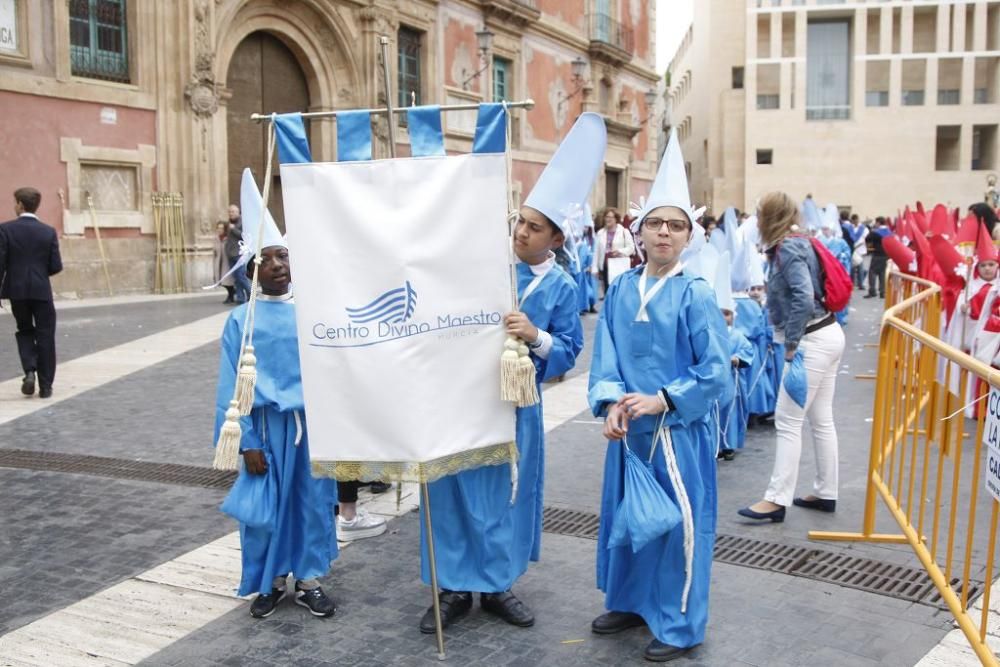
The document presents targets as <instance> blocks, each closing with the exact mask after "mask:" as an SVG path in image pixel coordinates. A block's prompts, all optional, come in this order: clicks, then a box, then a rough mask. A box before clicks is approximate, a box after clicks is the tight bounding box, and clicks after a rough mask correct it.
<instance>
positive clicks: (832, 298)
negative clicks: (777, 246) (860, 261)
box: [795, 234, 854, 313]
mask: <svg viewBox="0 0 1000 667" xmlns="http://www.w3.org/2000/svg"><path fill="white" fill-rule="evenodd" d="M795 236H799V237H800V238H807V237H804V236H802V235H800V234H796V235H795ZM808 238H809V242H810V243H811V244H812V247H813V251H814V252H815V253H816V259H817V260H818V261H819V270H820V274H821V275H820V280H821V282H822V283H823V294H820V295H819V297H820V301H821V302H822V303H823V306H825V307H826V309H827V310H828V311H830V312H831V313H839V312H840V311H842V310H843V309H844V308H847V304H849V303H850V302H851V294H853V293H854V283H853V282H851V276H849V275H848V274H847V271H846V270H845V269H844V265H843V264H841V263H840V262H839V261H837V258H836V257H834V256H833V253H832V252H830V250H829V249H828V248H827V247H826V246H825V245H823V242H822V241H820V240H819V239H818V238H816V237H814V236H810V237H808Z"/></svg>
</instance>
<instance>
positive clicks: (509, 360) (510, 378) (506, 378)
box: [500, 336, 520, 403]
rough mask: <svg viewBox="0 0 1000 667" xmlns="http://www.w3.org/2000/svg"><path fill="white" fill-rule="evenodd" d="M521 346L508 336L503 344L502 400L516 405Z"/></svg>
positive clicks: (501, 367)
mask: <svg viewBox="0 0 1000 667" xmlns="http://www.w3.org/2000/svg"><path fill="white" fill-rule="evenodd" d="M519 345H520V343H519V342H518V340H517V339H516V338H514V337H513V336H507V340H505V341H504V343H503V353H502V354H501V355H500V398H501V400H504V401H510V402H511V403H516V402H517V401H518V400H519V398H520V397H519V395H518V393H517V388H518V385H517V359H518V357H517V348H518V346H519Z"/></svg>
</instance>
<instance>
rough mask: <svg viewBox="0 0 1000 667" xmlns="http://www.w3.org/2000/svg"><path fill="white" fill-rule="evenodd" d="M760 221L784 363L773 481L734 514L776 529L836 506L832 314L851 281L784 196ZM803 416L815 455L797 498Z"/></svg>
mask: <svg viewBox="0 0 1000 667" xmlns="http://www.w3.org/2000/svg"><path fill="white" fill-rule="evenodd" d="M757 215H758V225H759V228H760V235H761V240H762V242H763V244H764V246H765V247H766V248H767V255H768V259H769V264H770V271H769V276H768V280H767V306H768V310H769V312H770V316H771V321H772V323H773V324H774V330H775V338H776V339H780V338H782V337H783V338H784V344H785V361H786V363H785V375H784V378H783V380H782V386H781V388H780V389H779V393H778V403H777V407H776V409H775V415H774V426H775V429H776V430H777V448H776V451H775V461H774V469H773V471H772V473H771V481H770V483H769V484H768V487H767V491H766V492H765V494H764V499H763V500H761V501H759V502H757V503H755V504H753V505H751V506H750V507H745V508H743V509H741V510H739V514H740V515H741V516H745V517H747V518H750V519H757V520H770V521H773V522H775V523H779V522H781V521H784V519H785V508H786V507H788V505H791V504H794V505H796V506H798V507H805V508H808V509H814V510H819V511H822V512H833V511H834V510H835V509H836V506H837V470H838V459H837V449H838V447H837V431H836V428H835V427H834V422H833V397H834V390H835V387H836V382H837V369H838V367H839V366H840V358H841V356H842V355H843V352H844V342H845V341H844V332H843V330H842V329H841V328H840V327H839V326H837V320H836V318H835V316H834V312H836V311H837V310H839V309H840V308H842V307H843V305H844V304H842V303H841V302H842V301H844V294H842V292H843V291H844V287H845V285H846V289H847V290H848V294H849V290H850V278H849V276H847V275H846V272H844V269H843V267H842V266H840V265H839V264H838V263H837V262H836V260H835V259H833V260H832V261H830V260H831V258H832V255H830V254H829V251H826V249H825V247H823V246H822V244H821V243H814V242H813V240H811V239H809V237H807V236H805V235H803V234H802V233H801V230H800V222H799V207H798V205H796V203H795V202H794V201H793V200H792V198H791V197H789V196H788V195H787V194H785V193H783V192H772V193H769V194H767V195H765V196H764V197H763V198H761V200H760V205H759V210H758V213H757ZM817 246H819V247H817ZM841 274H843V275H841ZM806 417H809V423H810V425H811V428H812V436H813V444H814V447H815V449H816V457H815V458H816V477H815V479H814V481H813V488H812V493H811V494H810V495H807V496H804V497H800V498H796V497H794V494H795V482H796V478H797V477H798V470H799V457H800V455H801V453H802V428H803V422H804V420H805V418H806Z"/></svg>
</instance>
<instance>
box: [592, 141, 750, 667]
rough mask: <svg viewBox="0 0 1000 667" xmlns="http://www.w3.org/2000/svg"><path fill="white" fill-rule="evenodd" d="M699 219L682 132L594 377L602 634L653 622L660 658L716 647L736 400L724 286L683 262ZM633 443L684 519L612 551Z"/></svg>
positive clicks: (614, 305) (611, 310) (653, 650)
mask: <svg viewBox="0 0 1000 667" xmlns="http://www.w3.org/2000/svg"><path fill="white" fill-rule="evenodd" d="M697 217H698V216H697V214H695V213H694V211H692V209H691V204H690V198H689V195H688V191H687V179H686V176H685V172H684V158H683V156H682V155H681V152H680V146H679V145H678V143H677V137H676V134H675V133H672V134H671V137H670V142H669V144H668V146H667V151H666V153H665V155H664V160H663V163H662V165H661V167H660V170H659V173H658V174H657V177H656V180H655V181H654V183H653V187H652V191H651V192H650V196H649V201H648V202H647V204H646V207H645V209H644V210H643V212H642V213H641V214H640V215H639V218H638V220H639V233H640V235H641V238H642V241H643V245H644V247H645V249H646V257H647V264H646V266H644V267H640V268H636V269H632V270H631V271H629V272H627V273H625V274H624V275H623V276H622V277H621V278H620V279H619V280H618V281H617V282H616V283H615V284H614V285H612V286H611V289H610V290H609V291H608V295H607V298H606V300H605V306H604V309H603V311H602V312H601V317H600V320H599V322H598V326H597V333H596V336H595V349H594V360H593V363H592V365H591V372H590V392H589V401H590V405H591V408H592V410H593V412H594V415H595V416H602V417H604V418H605V424H604V436H605V437H606V438H607V439H608V441H609V442H608V449H607V455H606V458H605V467H604V483H603V491H602V502H601V524H600V533H599V537H598V544H597V586H598V588H600V589H601V590H603V591H604V593H605V607H606V608H607V609H608V612H607V613H605V614H603V615H601V616H599V617H597V618H596V619H595V620H594V622H593V623H592V625H591V628H592V630H593V632H595V633H597V634H613V633H617V632H621V631H623V630H626V629H628V628H631V627H635V626H641V625H646V626H648V627H649V629H650V631H651V632H652V633H653V637H654V639H653V641H652V642H651V643H650V644H649V645H648V646H647V647H646V649H645V653H644V657H645V658H646V659H647V660H651V661H655V662H666V661H668V660H673V659H675V658H677V657H680V656H681V655H683V654H684V653H686V652H687V651H688V650H690V649H691V648H692V647H694V646H696V645H698V644H700V643H701V642H702V641H703V640H704V635H705V625H706V623H707V621H708V587H709V579H710V574H711V565H712V545H713V542H714V539H715V516H716V482H715V465H716V460H715V456H716V451H715V442H714V440H713V433H712V425H711V424H710V415H709V413H710V410H711V407H712V406H713V405H714V403H715V401H716V400H717V399H720V397H721V398H722V399H726V398H727V397H729V396H731V394H732V387H731V380H730V377H731V373H730V354H729V336H728V332H727V330H726V323H725V322H724V321H723V319H722V314H721V313H720V311H719V307H718V306H717V305H716V300H715V296H714V294H713V290H712V287H710V286H709V285H708V283H707V282H705V281H704V280H703V279H701V278H696V277H693V276H692V275H690V273H688V272H685V270H684V263H683V262H682V261H681V254H682V252H683V251H685V248H688V247H689V245H691V246H697V245H698V244H701V245H704V238H703V233H702V230H701V229H700V227H699V226H698V225H697V224H695V223H696V220H697ZM695 249H696V248H695V247H692V249H691V251H693V250H695ZM691 251H689V252H691ZM623 439H627V444H628V447H629V448H630V449H631V450H632V452H634V453H635V455H636V456H638V457H639V458H640V459H642V460H643V461H650V462H651V464H652V467H653V473H654V476H655V478H656V481H657V482H658V483H659V484H660V485H661V486H662V487H663V489H664V490H665V492H666V493H667V495H668V496H669V497H670V498H671V500H673V501H674V503H676V505H677V507H678V508H679V509H680V511H681V515H682V517H683V520H682V522H681V523H680V524H678V525H677V526H676V527H675V528H673V529H672V530H670V531H668V532H667V533H666V534H664V535H661V536H660V537H658V538H655V539H653V540H651V541H650V542H649V543H648V544H646V545H645V546H643V547H642V548H641V549H639V550H638V551H635V552H633V548H632V545H631V544H625V545H623V546H618V547H614V548H609V547H608V542H609V535H610V533H611V530H612V527H613V522H614V517H615V512H616V510H617V509H618V506H619V504H620V503H621V501H622V499H623V497H624V495H625V491H626V489H625V476H624V469H625V459H624V455H625V449H624V446H623V442H622V441H623ZM654 443H655V444H656V446H655V448H654Z"/></svg>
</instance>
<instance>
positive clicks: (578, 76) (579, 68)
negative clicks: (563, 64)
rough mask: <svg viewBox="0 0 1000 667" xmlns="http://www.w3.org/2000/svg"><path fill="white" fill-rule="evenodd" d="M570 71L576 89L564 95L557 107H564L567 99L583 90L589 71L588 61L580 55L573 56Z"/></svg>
mask: <svg viewBox="0 0 1000 667" xmlns="http://www.w3.org/2000/svg"><path fill="white" fill-rule="evenodd" d="M569 71H570V75H571V76H572V80H573V84H574V85H575V86H576V89H575V90H574V91H573V92H572V93H570V94H569V95H564V96H563V98H562V99H561V100H559V104H558V105H556V108H559V107H562V105H563V104H564V103H565V102H566V101H568V100H569V99H570V98H573V97H576V96H577V95H579V94H580V92H581V91H583V76H584V74H585V73H586V72H587V61H586V60H584V59H583V58H581V57H580V56H577V57H576V58H573V61H572V62H570V64H569Z"/></svg>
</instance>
